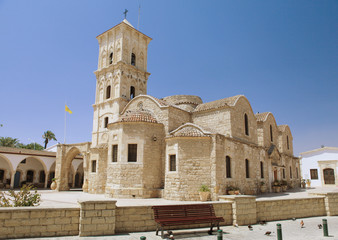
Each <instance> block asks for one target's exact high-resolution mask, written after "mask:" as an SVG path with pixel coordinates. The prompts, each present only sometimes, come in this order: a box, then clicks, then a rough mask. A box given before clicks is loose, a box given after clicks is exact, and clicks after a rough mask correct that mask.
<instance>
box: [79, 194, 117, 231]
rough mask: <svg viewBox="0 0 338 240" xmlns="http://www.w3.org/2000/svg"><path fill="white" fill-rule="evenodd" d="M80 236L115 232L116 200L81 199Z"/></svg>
mask: <svg viewBox="0 0 338 240" xmlns="http://www.w3.org/2000/svg"><path fill="white" fill-rule="evenodd" d="M79 204H80V206H81V207H80V223H79V236H81V237H82V236H102V235H113V234H115V215H116V213H115V209H116V201H111V200H101V201H98V200H95V201H80V202H79Z"/></svg>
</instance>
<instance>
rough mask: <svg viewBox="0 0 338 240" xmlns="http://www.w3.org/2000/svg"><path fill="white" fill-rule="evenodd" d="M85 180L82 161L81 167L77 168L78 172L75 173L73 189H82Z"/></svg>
mask: <svg viewBox="0 0 338 240" xmlns="http://www.w3.org/2000/svg"><path fill="white" fill-rule="evenodd" d="M73 164H74V163H73ZM83 178H84V172H83V161H81V162H80V165H79V166H78V167H77V170H76V173H75V178H74V185H73V187H75V188H82V185H83Z"/></svg>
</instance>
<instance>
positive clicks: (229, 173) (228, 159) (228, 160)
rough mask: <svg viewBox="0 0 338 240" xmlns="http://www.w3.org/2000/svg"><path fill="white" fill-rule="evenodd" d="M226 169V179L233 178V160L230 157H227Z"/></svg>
mask: <svg viewBox="0 0 338 240" xmlns="http://www.w3.org/2000/svg"><path fill="white" fill-rule="evenodd" d="M225 169H226V177H227V178H231V158H230V157H229V156H226V157H225Z"/></svg>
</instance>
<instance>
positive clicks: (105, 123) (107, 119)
mask: <svg viewBox="0 0 338 240" xmlns="http://www.w3.org/2000/svg"><path fill="white" fill-rule="evenodd" d="M108 121H109V118H108V117H105V118H104V128H107V127H108Z"/></svg>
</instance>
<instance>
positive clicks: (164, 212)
mask: <svg viewBox="0 0 338 240" xmlns="http://www.w3.org/2000/svg"><path fill="white" fill-rule="evenodd" d="M152 209H153V210H154V218H155V219H171V218H187V217H192V218H193V217H214V216H215V211H214V207H213V205H212V204H189V205H162V206H153V207H152Z"/></svg>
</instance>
